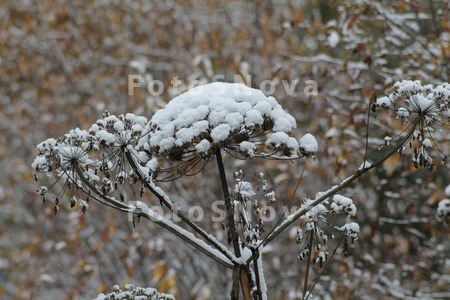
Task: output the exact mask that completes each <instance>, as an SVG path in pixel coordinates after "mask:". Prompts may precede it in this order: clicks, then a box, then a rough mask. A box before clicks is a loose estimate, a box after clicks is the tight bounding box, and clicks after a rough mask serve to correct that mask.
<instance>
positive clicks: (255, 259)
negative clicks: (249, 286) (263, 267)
mask: <svg viewBox="0 0 450 300" xmlns="http://www.w3.org/2000/svg"><path fill="white" fill-rule="evenodd" d="M252 257H253V268H254V269H255V279H256V294H257V300H262V292H261V282H260V278H259V276H261V275H260V274H259V266H258V257H259V250H258V249H255V248H252Z"/></svg>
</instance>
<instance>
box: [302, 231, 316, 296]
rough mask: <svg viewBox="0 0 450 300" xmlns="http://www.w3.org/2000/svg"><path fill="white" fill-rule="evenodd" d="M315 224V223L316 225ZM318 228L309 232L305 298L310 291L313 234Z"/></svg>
mask: <svg viewBox="0 0 450 300" xmlns="http://www.w3.org/2000/svg"><path fill="white" fill-rule="evenodd" d="M314 226H315V225H314ZM315 230H316V229H315V228H314V229H313V230H311V231H310V232H309V244H308V262H307V263H306V272H305V281H304V283H303V299H305V297H307V295H306V293H307V292H308V277H309V269H310V268H311V257H312V242H313V234H314V232H313V231H315Z"/></svg>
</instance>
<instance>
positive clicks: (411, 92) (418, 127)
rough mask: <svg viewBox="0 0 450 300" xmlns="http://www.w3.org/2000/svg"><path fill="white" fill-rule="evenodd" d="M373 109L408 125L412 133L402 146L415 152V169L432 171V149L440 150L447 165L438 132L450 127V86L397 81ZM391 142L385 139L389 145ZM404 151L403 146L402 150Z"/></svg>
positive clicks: (413, 160)
mask: <svg viewBox="0 0 450 300" xmlns="http://www.w3.org/2000/svg"><path fill="white" fill-rule="evenodd" d="M372 110H373V111H377V110H383V111H392V112H393V113H394V115H395V117H396V119H397V120H399V121H400V122H401V123H402V124H404V126H407V127H406V129H405V130H406V131H407V132H409V133H411V134H410V135H408V136H409V137H410V138H409V140H408V141H405V142H404V143H403V146H406V145H408V144H409V147H410V148H412V149H413V157H412V162H413V165H414V166H415V167H416V168H419V167H426V168H429V169H432V168H433V166H434V160H433V158H432V155H431V153H430V151H432V150H437V152H439V153H440V154H441V158H442V160H443V161H444V163H447V160H448V158H447V154H444V153H443V152H442V151H441V149H440V148H439V146H438V144H437V142H438V141H439V138H440V135H441V133H440V132H439V131H436V129H437V128H438V127H439V126H448V124H449V123H448V122H449V121H450V118H449V117H450V84H448V83H445V84H442V85H438V86H436V87H434V86H433V85H430V84H429V85H422V83H421V82H420V81H410V80H403V81H401V82H396V83H395V84H394V86H393V88H392V89H391V90H390V92H389V94H388V95H387V96H384V97H381V98H378V99H377V100H376V101H375V102H374V103H373V104H372ZM390 140H391V138H389V137H388V140H386V138H385V141H386V145H388V144H389V143H390ZM386 145H383V146H381V147H382V148H383V147H384V146H386ZM402 150H403V147H401V148H400V150H399V151H402Z"/></svg>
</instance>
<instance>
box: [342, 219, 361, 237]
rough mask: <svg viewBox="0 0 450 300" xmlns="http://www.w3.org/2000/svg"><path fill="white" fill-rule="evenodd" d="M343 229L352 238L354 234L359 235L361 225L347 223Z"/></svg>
mask: <svg viewBox="0 0 450 300" xmlns="http://www.w3.org/2000/svg"><path fill="white" fill-rule="evenodd" d="M341 229H342V230H343V231H344V232H346V233H347V234H349V235H350V236H352V234H358V233H359V224H358V223H355V222H351V223H347V224H345V225H344V226H342V227H341Z"/></svg>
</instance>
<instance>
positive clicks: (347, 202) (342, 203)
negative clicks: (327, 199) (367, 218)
mask: <svg viewBox="0 0 450 300" xmlns="http://www.w3.org/2000/svg"><path fill="white" fill-rule="evenodd" d="M331 211H332V212H334V213H337V214H340V213H346V214H348V215H350V216H354V215H356V206H355V205H354V204H353V200H352V199H350V198H348V197H345V196H342V195H334V197H333V203H331Z"/></svg>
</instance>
